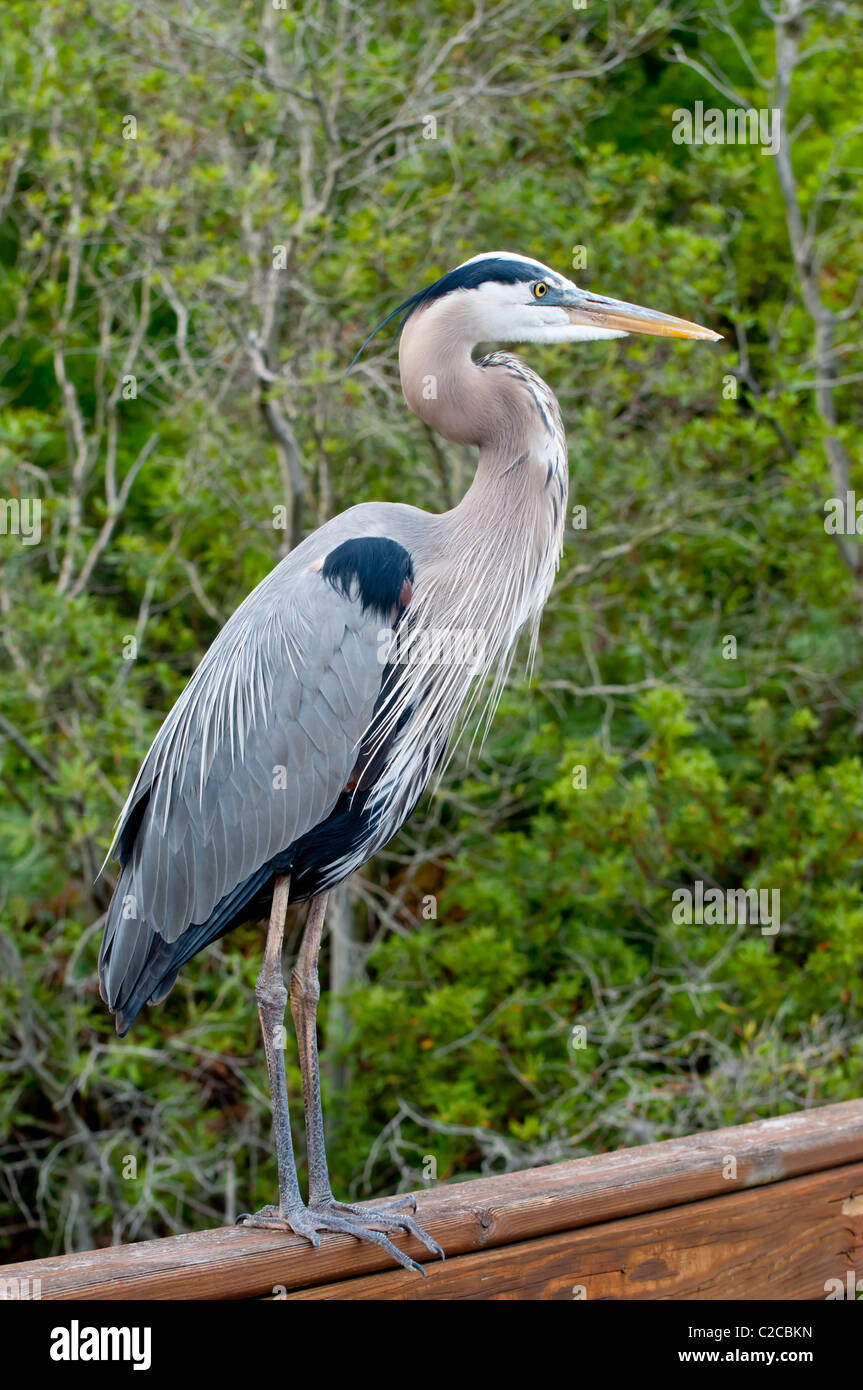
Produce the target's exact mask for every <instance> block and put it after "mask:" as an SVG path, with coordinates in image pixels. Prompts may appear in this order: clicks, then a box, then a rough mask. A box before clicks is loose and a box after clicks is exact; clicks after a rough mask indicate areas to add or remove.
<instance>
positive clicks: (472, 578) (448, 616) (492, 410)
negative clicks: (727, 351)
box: [100, 255, 716, 1264]
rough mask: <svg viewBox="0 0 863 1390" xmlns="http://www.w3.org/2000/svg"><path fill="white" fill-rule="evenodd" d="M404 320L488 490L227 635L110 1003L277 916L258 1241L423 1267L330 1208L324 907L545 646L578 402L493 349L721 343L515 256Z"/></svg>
mask: <svg viewBox="0 0 863 1390" xmlns="http://www.w3.org/2000/svg"><path fill="white" fill-rule="evenodd" d="M540 291H541V293H540ZM402 308H406V309H407V310H408V318H407V320H406V323H405V326H404V329H403V333H402V338H401V346H400V369H401V378H402V386H403V389H404V393H405V398H406V400H407V402H408V404H409V405H410V406H411V408H412V409H413V410H414V411H415V412H416V413H417V414H418V415H420V416H421V417H422V418H423V419H425V420H426V421H427V423H428V424H429V425H431V426H432V427H433V428H434V429H435V430H437V431H438V433H440V434H442V435H444V436H445V437H446V438H447V439H450V440H454V441H457V442H459V443H465V444H472V445H475V446H477V447H478V449H479V457H478V463H477V470H476V475H475V477H474V481H473V483H472V485H471V487H470V488H469V490H468V492H467V493H466V495H465V497H464V498H463V499H462V501H461V502H460V503H459V505H458V506H456V507H455V508H453V509H452V510H451V511H448V512H444V513H441V514H439V515H433V514H429V513H426V512H424V511H420V510H419V509H417V508H415V507H408V506H404V505H401V504H398V503H366V504H363V505H361V506H357V507H353V508H351V510H350V511H347V512H345V513H343V514H342V515H341V516H338V517H335V518H334V519H333V520H332V521H329V522H327V523H326V524H325V525H324V526H322V527H321V528H320V529H319V530H317V531H316V532H315V533H314V534H313V535H310V536H308V537H307V538H306V539H305V540H304V541H303V542H302V543H301V544H300V545H298V546H297V547H296V549H295V550H294V551H293V552H292V553H291V554H290V555H288V556H287V557H286V558H285V559H284V560H282V562H281V563H280V564H279V565H278V566H277V567H276V568H275V569H274V570H273V571H272V572H271V573H270V574H269V575H268V576H267V577H266V578H265V579H264V580H263V581H262V582H261V583H260V584H259V585H258V586H257V588H256V589H255V590H254V591H253V592H252V593H251V594H250V595H249V597H248V598H247V599H246V600H245V602H244V603H243V604H242V605H241V606H240V608H238V609H237V611H236V613H235V614H234V615H233V617H232V618H231V619H230V620H229V621H228V623H227V624H226V625H225V627H224V628H223V630H222V631H221V632H220V634H219V636H218V637H217V638H216V640H215V642H214V643H213V645H212V647H211V648H210V650H209V651H208V652H207V654H206V656H205V657H204V659H203V661H202V662H201V664H200V666H199V667H198V669H197V670H196V672H195V674H194V676H193V677H192V679H191V681H190V682H189V685H188V686H187V687H186V690H185V691H184V692H183V694H182V695H181V697H180V699H179V700H178V702H177V704H176V705H175V707H174V709H173V710H172V712H171V714H170V715H169V716H168V719H167V720H166V722H165V724H164V726H163V727H162V729H161V731H160V733H159V734H158V736H157V738H156V740H155V742H154V743H153V746H152V747H151V749H150V751H149V753H148V755H147V758H146V759H145V762H144V764H143V766H142V768H141V771H140V773H139V775H138V778H137V780H136V782H135V785H134V787H133V788H132V791H131V793H130V796H129V799H128V801H127V803H126V806H125V808H124V810H123V813H122V816H121V819H120V824H119V827H118V831H117V836H116V840H115V847H116V853H117V857H118V858H119V860H120V864H121V872H120V877H119V881H118V884H117V889H116V892H115V895H114V898H113V900H112V902H111V906H110V908H109V912H108V918H107V923H106V927H105V935H104V940H103V947H102V954H101V958H100V980H101V985H102V990H103V994H104V996H105V998H106V1000H107V1002H108V1004H109V1006H110V1007H111V1008H112V1009H113V1010H114V1011H115V1013H116V1015H117V1028H118V1031H120V1032H125V1031H126V1030H127V1029H128V1027H129V1026H130V1025H131V1023H132V1022H133V1021H134V1018H135V1016H136V1015H137V1013H138V1012H139V1010H140V1009H141V1007H142V1006H143V1005H144V1004H145V1003H147V1002H151V1003H153V1002H159V1001H160V1000H161V999H163V998H164V997H165V995H166V994H167V993H168V991H169V990H170V988H171V986H172V985H173V983H174V980H175V979H176V975H177V972H178V970H179V968H180V967H181V965H182V964H183V963H184V962H185V961H186V960H188V959H189V958H190V956H192V955H193V954H195V953H196V952H197V951H199V950H201V949H202V948H203V947H204V946H206V944H207V943H208V942H210V941H212V940H214V939H215V938H216V937H218V936H221V935H223V934H224V933H225V932H226V931H228V930H230V928H231V927H232V926H234V925H235V924H236V923H238V922H240V921H242V920H244V919H247V918H248V917H250V916H254V915H262V914H263V913H265V912H266V910H267V909H268V907H269V906H270V903H271V902H272V903H273V915H272V917H271V925H270V936H269V937H268V946H267V953H266V957H265V966H264V969H263V970H262V973H261V977H260V979H259V985H258V999H259V1006H260V1009H261V1016H262V1020H263V1021H264V1024H265V1028H264V1035H265V1043H266V1044H267V1059H268V1067H269V1070H270V1081H271V1088H272V1090H273V1099H274V1112H275V1119H274V1123H275V1128H276V1137H277V1144H278V1151H279V1170H280V1196H281V1201H280V1208H279V1210H278V1211H275V1209H273V1211H272V1212H270V1211H269V1210H266V1211H265V1214H263V1215H262V1214H259V1217H258V1218H254V1220H255V1221H256V1222H257V1224H263V1225H270V1226H272V1225H281V1226H287V1227H289V1228H291V1229H293V1230H298V1231H299V1230H301V1231H302V1232H303V1233H304V1234H306V1235H309V1237H310V1239H314V1238H315V1235H314V1233H315V1230H316V1229H334V1230H351V1231H352V1232H353V1233H354V1234H357V1235H361V1236H364V1237H365V1238H368V1239H376V1240H377V1241H378V1243H379V1244H385V1245H387V1247H388V1248H389V1249H390V1251H391V1252H392V1253H395V1254H396V1256H397V1258H399V1259H401V1261H402V1263H407V1264H411V1263H412V1262H411V1261H409V1260H408V1259H407V1257H406V1256H404V1255H403V1252H400V1251H398V1250H397V1249H396V1247H395V1246H392V1245H391V1244H390V1242H389V1240H388V1239H387V1238H386V1237H384V1236H381V1235H380V1234H379V1232H372V1233H369V1230H368V1229H367V1226H368V1222H365V1223H360V1222H359V1221H358V1220H357V1219H356V1216H355V1214H352V1209H350V1208H345V1207H343V1206H342V1205H341V1204H339V1203H335V1202H334V1199H333V1198H332V1194H331V1193H330V1191H329V1179H328V1177H327V1174H326V1163H325V1158H324V1149H323V1128H322V1122H321V1119H320V1095H319V1088H318V1082H317V1052H316V1044H315V1036H314V1007H315V1004H316V1001H317V976H316V960H317V948H318V944H319V941H320V931H321V928H322V924H323V912H324V903H325V895H326V892H327V890H328V889H329V888H331V887H332V886H333V885H334V884H336V883H339V882H341V881H342V880H343V879H345V878H346V877H347V876H348V875H349V874H350V873H352V872H353V871H354V870H355V869H357V868H358V867H359V866H360V865H362V864H363V863H365V862H366V861H367V860H368V859H369V858H370V857H371V856H372V855H373V854H374V853H375V852H376V851H377V850H378V849H380V848H381V847H382V846H383V845H384V844H386V843H387V841H388V840H389V839H390V838H391V837H392V836H393V835H394V834H395V833H396V832H397V831H398V829H399V828H400V827H401V826H402V825H403V824H404V822H405V820H406V819H407V817H408V816H409V815H410V814H411V813H412V811H413V810H414V808H415V806H416V804H417V802H418V801H419V799H420V797H421V796H422V793H423V791H424V790H425V788H426V786H427V784H428V782H429V780H430V778H431V776H432V773H433V772H434V770H435V767H436V766H437V765H438V764H439V763H440V760H441V758H442V757H443V756H444V754H445V751H446V748H447V746H448V744H450V743H451V740H452V735H453V731H454V729H455V728H456V727H457V726H458V725H459V723H460V721H462V720H463V719H464V718H465V717H466V715H467V713H468V712H469V711H470V710H471V709H472V708H473V706H474V704H475V701H476V700H477V698H479V696H480V695H481V694H482V693H483V692H484V693H485V699H486V702H487V703H486V711H485V712H486V715H487V717H490V714H491V712H492V711H493V708H494V705H495V703H496V700H497V698H498V696H499V694H500V691H501V688H502V685H503V681H504V680H505V678H506V674H507V671H508V669H509V666H510V663H511V660H512V657H513V654H514V650H515V646H516V643H517V642H518V639H519V636H520V634H521V633H522V632H524V631H525V630H526V629H527V630H529V631H530V632H531V634H532V639H533V641H534V642H535V639H536V634H537V630H538V625H539V620H540V616H541V613H542V609H543V606H544V604H545V601H546V599H547V597H548V594H549V591H550V589H551V585H552V581H553V578H554V574H555V570H556V568H557V564H558V561H559V556H560V551H561V546H562V541H563V528H564V522H565V516H566V501H567V481H568V480H567V463H566V441H565V434H564V430H563V425H562V423H561V419H560V413H559V410H558V406H557V402H556V400H555V398H554V395H553V394H552V392H551V391H550V390H549V388H548V386H546V384H545V383H544V382H543V381H542V380H541V378H540V377H538V376H537V375H536V373H535V372H533V371H532V370H531V369H530V368H529V367H527V366H526V365H525V364H524V363H523V362H522V361H521V360H520V359H519V358H517V357H513V356H511V355H509V354H506V353H498V352H494V353H491V354H490V355H489V356H486V357H484V358H482V359H480V360H479V361H474V360H473V357H472V348H473V347H474V346H475V344H476V343H477V342H480V341H488V340H490V339H493V338H500V337H503V338H506V337H516V338H521V339H527V340H536V341H551V342H553V341H566V340H567V339H572V338H579V337H582V338H585V337H615V336H620V335H621V334H622V333H624V332H626V331H628V328H629V327H638V328H643V330H644V331H648V332H656V333H658V332H662V333H670V334H674V335H675V336H704V337H712V336H716V335H713V334H710V333H709V332H708V331H707V330H701V329H697V328H695V326H694V325H691V324H687V323H684V322H683V321H681V320H674V319H669V318H667V317H666V316H662V315H654V314H651V313H650V311H646V310H641V309H636V308H634V307H633V306H629V305H625V304H623V305H621V304H619V303H618V301H613V300H600V299H598V298H597V297H595V296H590V295H586V294H584V293H583V292H581V291H578V290H576V288H575V286H572V285H571V283H570V282H569V281H566V280H563V279H562V277H558V276H555V275H554V273H553V272H551V271H549V270H547V268H546V267H543V266H541V265H540V264H539V263H538V262H533V261H528V260H526V259H525V258H523V257H516V256H504V255H494V256H487V257H477V258H475V259H474V260H473V261H469V262H467V263H466V264H465V265H464V266H462V267H459V269H458V270H457V271H455V272H452V274H451V275H450V276H445V277H444V278H443V279H442V280H441V281H438V282H436V284H435V285H433V286H431V287H429V289H428V290H426V291H424V292H422V293H421V294H420V295H417V296H414V298H413V299H412V300H409V301H408V302H407V304H406V305H404V306H402ZM690 330H691V331H690ZM307 898H312V899H313V900H314V901H313V903H312V909H311V911H310V918H309V922H310V925H309V927H308V928H307V938H306V940H305V941H304V945H303V950H302V951H301V959H300V961H299V962H298V966H297V968H296V969H295V972H294V985H295V986H296V987H297V989H296V999H295V997H294V994H295V991H294V988H293V987H292V997H291V1005H292V1010H293V1011H294V1017H295V1021H296V1022H297V1029H298V1036H299V1037H300V1051H301V1065H302V1067H303V1079H304V1093H305V1099H306V1120H307V1130H308V1132H309V1166H310V1186H311V1189H312V1191H311V1195H310V1200H309V1205H308V1208H307V1207H305V1206H304V1205H303V1204H302V1203H301V1201H300V1197H299V1191H298V1188H297V1184H296V1173H295V1169H294V1165H293V1152H292V1146H291V1140H290V1128H289V1122H288V1118H287V1097H286V1094H285V1091H284V1061H283V1057H282V1056H281V1052H280V1050H274V1048H273V1046H272V1044H271V1041H270V1039H269V1038H268V1027H269V1021H270V1019H272V1021H273V1027H276V1026H277V1024H278V1020H279V1019H280V1017H281V1016H282V1015H283V1014H284V1006H285V998H284V997H282V996H283V994H284V987H283V984H282V982H281V969H280V964H279V958H280V953H281V939H282V927H283V917H284V909H285V907H286V905H287V903H288V901H301V900H304V899H307ZM308 942H310V943H311V944H308V945H307V943H308ZM306 957H307V959H306ZM279 1001H281V1003H279ZM279 1007H280V1008H281V1014H280V1012H279ZM365 1215H366V1216H367V1215H368V1214H367V1213H366V1214H365ZM351 1223H353V1224H351ZM375 1224H377V1225H383V1227H384V1229H391V1228H395V1227H397V1226H399V1225H401V1226H403V1227H405V1228H406V1229H410V1230H411V1231H412V1232H413V1233H414V1234H415V1235H419V1236H420V1237H421V1238H422V1239H424V1240H425V1242H426V1244H427V1246H428V1248H434V1249H436V1248H437V1247H436V1246H434V1243H433V1242H431V1243H429V1241H428V1238H427V1237H425V1236H424V1235H423V1233H422V1232H420V1231H419V1228H418V1227H416V1225H415V1223H413V1222H412V1221H411V1219H410V1218H408V1217H394V1216H391V1215H388V1214H387V1213H377V1214H376V1221H375Z"/></svg>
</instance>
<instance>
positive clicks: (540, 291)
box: [533, 280, 548, 299]
mask: <svg viewBox="0 0 863 1390" xmlns="http://www.w3.org/2000/svg"><path fill="white" fill-rule="evenodd" d="M547 291H548V285H547V284H546V283H545V281H544V280H537V282H536V284H535V285H534V287H533V297H534V299H542V297H543V295H544V294H546V292H547Z"/></svg>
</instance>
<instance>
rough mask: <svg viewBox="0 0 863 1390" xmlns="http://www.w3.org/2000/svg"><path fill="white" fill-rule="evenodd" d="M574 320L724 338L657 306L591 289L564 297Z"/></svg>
mask: <svg viewBox="0 0 863 1390" xmlns="http://www.w3.org/2000/svg"><path fill="white" fill-rule="evenodd" d="M561 307H562V308H564V309H566V311H567V313H568V315H569V317H570V319H571V321H572V322H573V323H577V324H584V325H585V326H589V327H591V328H616V329H617V330H618V331H619V332H623V333H652V334H654V335H655V336H656V337H659V338H706V339H708V341H709V342H716V340H717V339H718V338H721V337H722V334H721V333H714V332H713V329H712V328H702V327H701V325H700V324H697V323H689V321H688V320H687V319H676V318H674V317H673V316H672V315H671V314H659V313H657V311H656V310H655V309H642V307H641V305H639V304H627V303H626V302H625V301H624V300H622V299H607V298H606V297H605V295H602V294H589V293H588V292H587V290H574V291H569V292H567V294H566V296H565V297H562V299H561Z"/></svg>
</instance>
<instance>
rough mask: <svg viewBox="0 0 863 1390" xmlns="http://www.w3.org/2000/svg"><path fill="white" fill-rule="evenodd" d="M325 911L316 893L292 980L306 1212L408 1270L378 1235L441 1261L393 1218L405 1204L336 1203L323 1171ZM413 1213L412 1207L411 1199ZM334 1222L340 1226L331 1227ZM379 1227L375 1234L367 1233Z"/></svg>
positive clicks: (405, 1219) (409, 1225) (412, 1225)
mask: <svg viewBox="0 0 863 1390" xmlns="http://www.w3.org/2000/svg"><path fill="white" fill-rule="evenodd" d="M326 907H327V894H326V893H319V894H318V895H317V897H315V898H313V899H312V901H311V904H310V906H309V916H308V920H307V922H306V929H305V932H304V934H303V940H302V945H301V946H300V950H299V954H298V956H297V963H296V965H295V966H294V970H293V974H292V976H291V1013H292V1014H293V1018H294V1026H295V1028H296V1030H297V1042H298V1044H299V1054H300V1071H301V1073H302V1077H303V1101H304V1104H305V1111H306V1143H307V1147H308V1163H309V1212H310V1213H311V1215H312V1217H313V1219H317V1218H318V1217H323V1218H325V1219H326V1221H327V1228H326V1229H327V1230H334V1229H339V1230H343V1231H346V1232H349V1233H350V1234H351V1235H354V1236H356V1237H357V1239H358V1240H371V1241H373V1242H374V1243H375V1244H377V1245H383V1246H384V1247H385V1248H386V1249H388V1250H389V1252H390V1254H391V1255H393V1256H394V1258H395V1259H397V1260H398V1261H399V1263H400V1264H403V1265H404V1266H405V1267H406V1268H408V1269H419V1270H420V1271H422V1267H421V1266H420V1265H417V1264H416V1263H415V1261H413V1260H411V1259H409V1257H408V1256H407V1255H405V1254H404V1253H403V1252H402V1251H401V1250H399V1249H398V1248H397V1246H395V1245H393V1243H392V1242H391V1241H390V1240H388V1239H387V1237H386V1236H383V1235H382V1234H381V1232H382V1231H398V1230H403V1231H408V1232H410V1234H411V1235H414V1236H416V1238H417V1240H419V1241H421V1242H422V1244H423V1245H424V1246H425V1247H426V1249H427V1250H429V1251H431V1253H432V1254H434V1255H440V1257H441V1259H443V1258H444V1254H443V1251H442V1250H441V1248H440V1246H439V1245H438V1244H437V1242H436V1241H434V1240H432V1238H431V1236H428V1235H426V1233H425V1231H424V1230H423V1229H422V1228H421V1227H420V1226H419V1225H418V1224H417V1222H416V1221H415V1220H414V1219H413V1217H412V1216H404V1215H397V1214H396V1212H397V1208H398V1207H399V1206H402V1205H405V1204H406V1203H404V1202H402V1203H394V1204H393V1205H392V1206H389V1207H384V1208H376V1207H359V1206H353V1205H351V1204H350V1203H347V1202H337V1201H336V1199H335V1198H334V1196H333V1193H332V1188H331V1187H330V1175H329V1170H328V1168H327V1155H326V1147H325V1144H324V1119H323V1110H322V1107H321V1081H320V1070H319V1067H318V1039H317V1011H318V999H319V998H320V993H321V987H320V983H319V981H318V953H319V951H320V947H321V934H322V932H323V926H324V914H325V912H326ZM409 1202H410V1204H411V1205H412V1207H413V1210H414V1211H415V1210H416V1202H414V1201H413V1198H410V1199H409ZM333 1221H338V1222H339V1225H338V1227H335V1226H334V1225H332V1224H331V1223H332V1222H333ZM370 1228H378V1229H370Z"/></svg>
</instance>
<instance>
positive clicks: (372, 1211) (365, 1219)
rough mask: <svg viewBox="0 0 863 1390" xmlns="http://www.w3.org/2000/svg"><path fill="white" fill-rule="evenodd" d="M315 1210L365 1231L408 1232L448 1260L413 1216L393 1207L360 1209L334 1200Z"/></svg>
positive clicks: (348, 1203) (427, 1248)
mask: <svg viewBox="0 0 863 1390" xmlns="http://www.w3.org/2000/svg"><path fill="white" fill-rule="evenodd" d="M414 1208H416V1203H414ZM313 1210H314V1211H315V1213H318V1212H322V1213H334V1214H336V1215H338V1216H343V1217H347V1218H348V1219H349V1220H352V1221H355V1222H356V1223H357V1224H358V1225H359V1226H360V1227H361V1228H362V1229H363V1230H365V1231H367V1230H368V1228H369V1227H373V1228H377V1229H378V1230H382V1231H406V1232H407V1233H408V1235H412V1236H416V1238H417V1240H418V1241H420V1243H421V1244H422V1245H424V1246H425V1248H426V1250H428V1251H429V1253H430V1254H432V1255H439V1256H440V1258H441V1259H442V1260H444V1259H446V1256H445V1255H444V1252H443V1250H441V1248H440V1246H439V1245H438V1243H437V1241H436V1240H433V1239H432V1237H431V1236H430V1235H428V1234H427V1232H426V1231H424V1230H423V1228H422V1226H420V1225H419V1223H418V1222H417V1221H415V1220H414V1219H413V1217H412V1216H407V1215H404V1214H401V1213H398V1212H395V1211H394V1210H393V1207H392V1206H389V1205H388V1206H386V1207H358V1206H354V1205H352V1204H351V1203H350V1202H337V1201H336V1200H335V1199H333V1201H332V1202H328V1203H327V1204H326V1205H322V1206H317V1207H315V1208H313Z"/></svg>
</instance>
